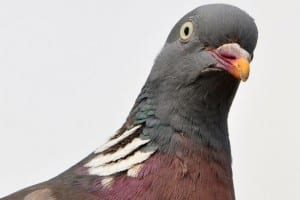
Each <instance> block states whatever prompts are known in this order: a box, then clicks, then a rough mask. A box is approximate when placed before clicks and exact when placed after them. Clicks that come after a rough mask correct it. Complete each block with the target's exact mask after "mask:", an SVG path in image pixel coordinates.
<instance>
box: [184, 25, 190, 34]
mask: <svg viewBox="0 0 300 200" xmlns="http://www.w3.org/2000/svg"><path fill="white" fill-rule="evenodd" d="M189 32H190V29H189V27H185V28H184V34H185V35H189Z"/></svg>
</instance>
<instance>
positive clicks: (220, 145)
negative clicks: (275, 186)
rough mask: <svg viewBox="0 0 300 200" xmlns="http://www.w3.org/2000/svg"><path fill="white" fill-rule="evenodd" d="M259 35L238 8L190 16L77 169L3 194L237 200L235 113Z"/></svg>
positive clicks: (28, 198) (30, 199)
mask: <svg viewBox="0 0 300 200" xmlns="http://www.w3.org/2000/svg"><path fill="white" fill-rule="evenodd" d="M257 37H258V30H257V26H256V24H255V22H254V19H253V18H252V17H251V16H249V15H248V14H247V13H246V12H245V11H243V10H241V9H240V8H237V7H235V6H232V5H227V4H208V5H203V6H200V7H198V8H196V9H194V10H192V11H191V12H189V13H187V14H186V15H185V16H184V17H182V18H181V19H180V20H179V21H178V22H177V23H176V25H175V26H174V27H173V29H172V30H171V32H170V34H169V36H168V37H167V40H166V42H165V44H164V46H163V48H162V50H161V51H160V53H159V54H158V56H157V57H156V59H155V61H154V64H153V67H152V69H151V72H150V75H149V76H148V78H147V80H146V82H145V84H144V86H143V87H142V89H141V92H140V94H139V95H138V97H137V99H136V101H135V103H134V105H133V108H132V109H131V111H130V112H129V115H128V117H127V119H126V120H125V122H124V124H123V125H122V126H120V127H121V128H120V129H119V130H118V131H117V132H116V133H115V134H114V135H113V136H112V137H111V138H110V139H109V140H108V141H107V142H106V143H105V144H104V145H102V146H100V147H99V148H97V149H96V150H95V151H94V152H92V153H91V154H90V155H88V156H87V157H86V158H84V159H83V160H82V161H80V162H79V163H77V164H76V165H74V166H73V167H71V168H70V169H68V170H66V171H65V172H63V173H61V174H60V175H58V176H56V177H54V178H52V179H51V180H48V181H46V182H43V183H40V184H37V185H33V186H31V187H28V188H25V189H23V190H21V191H18V192H16V193H13V194H11V195H9V196H7V197H3V198H2V200H133V199H141V200H169V199H172V200H190V199H191V200H193V199H197V200H233V199H235V194H234V187H233V178H232V168H231V163H232V158H231V149H230V141H229V133H228V125H227V118H228V112H229V110H230V107H231V104H232V101H233V98H234V96H235V93H236V91H237V89H238V86H239V84H240V82H245V81H246V80H247V79H248V77H249V73H250V64H249V63H250V62H251V61H252V59H253V52H254V49H255V46H256V43H257ZM2 181H3V180H2Z"/></svg>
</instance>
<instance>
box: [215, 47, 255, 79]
mask: <svg viewBox="0 0 300 200" xmlns="http://www.w3.org/2000/svg"><path fill="white" fill-rule="evenodd" d="M210 54H211V55H212V56H213V57H214V58H215V59H216V61H217V64H216V65H215V67H216V68H219V69H223V70H225V71H227V72H228V73H229V74H231V75H232V76H233V77H235V78H236V79H238V80H242V81H244V82H245V81H247V79H248V77H249V73H250V60H251V56H250V54H249V53H248V52H247V51H246V50H244V49H243V48H241V47H240V45H239V44H236V43H229V44H224V45H222V46H220V47H219V48H217V49H215V50H211V51H210Z"/></svg>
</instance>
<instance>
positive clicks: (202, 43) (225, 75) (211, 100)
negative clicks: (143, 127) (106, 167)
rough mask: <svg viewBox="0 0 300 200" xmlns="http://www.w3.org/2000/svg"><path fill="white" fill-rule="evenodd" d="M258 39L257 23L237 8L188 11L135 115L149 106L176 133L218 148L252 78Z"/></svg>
mask: <svg viewBox="0 0 300 200" xmlns="http://www.w3.org/2000/svg"><path fill="white" fill-rule="evenodd" d="M257 37H258V31H257V27H256V25H255V22H254V20H253V19H252V18H251V17H250V16H249V15H248V14H247V13H246V12H244V11H243V10H241V9H239V8H237V7H234V6H231V5H226V4H210V5H205V6H201V7H198V8H196V9H195V10H193V11H191V12H189V13H188V14H186V15H185V16H184V17H183V18H182V19H180V20H179V21H178V22H177V24H176V25H175V26H174V28H173V29H172V30H171V32H170V34H169V36H168V38H167V40H166V43H165V45H164V46H163V48H162V50H161V52H160V53H159V55H158V56H157V58H156V60H155V62H154V65H153V68H152V70H151V73H150V75H149V77H148V79H147V82H146V84H145V86H144V88H143V89H142V92H141V95H140V96H139V98H138V100H137V104H136V105H138V104H140V106H135V109H134V110H135V112H134V113H139V111H138V110H139V109H141V110H145V109H144V107H145V105H146V106H148V107H150V108H152V109H154V113H155V117H156V118H157V119H158V120H159V121H160V123H161V124H165V125H167V126H170V127H172V129H173V130H174V131H175V132H183V133H191V134H192V135H198V136H199V135H201V138H202V139H201V141H202V142H204V143H210V145H212V146H213V144H215V146H218V144H217V143H218V141H219V140H220V138H222V137H223V136H224V135H225V136H226V137H227V116H228V112H229V109H230V106H231V103H232V100H233V97H234V95H235V93H236V90H237V88H238V85H239V83H240V81H241V80H242V81H246V80H247V78H248V75H249V70H250V69H249V68H250V65H249V63H250V62H251V60H252V57H253V51H254V49H255V46H256V41H257ZM144 116H145V115H144ZM146 116H147V115H146ZM228 142H229V141H228ZM225 143H226V142H225ZM219 146H220V145H219Z"/></svg>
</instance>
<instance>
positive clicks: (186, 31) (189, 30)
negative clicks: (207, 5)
mask: <svg viewBox="0 0 300 200" xmlns="http://www.w3.org/2000/svg"><path fill="white" fill-rule="evenodd" d="M193 32H194V25H193V23H192V22H191V21H187V22H185V23H184V24H183V25H182V26H181V28H180V33H179V35H180V41H181V42H184V43H186V42H188V41H190V39H191V37H192V35H193Z"/></svg>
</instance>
